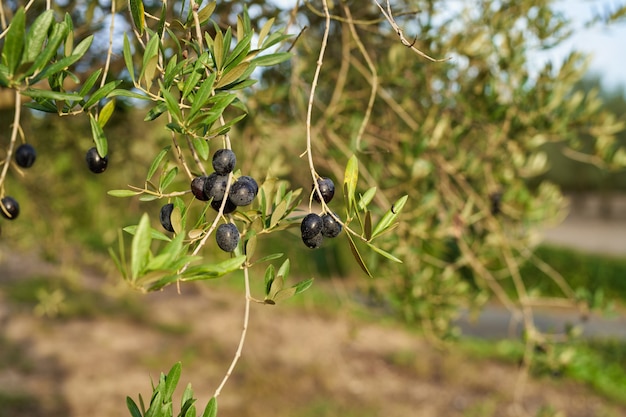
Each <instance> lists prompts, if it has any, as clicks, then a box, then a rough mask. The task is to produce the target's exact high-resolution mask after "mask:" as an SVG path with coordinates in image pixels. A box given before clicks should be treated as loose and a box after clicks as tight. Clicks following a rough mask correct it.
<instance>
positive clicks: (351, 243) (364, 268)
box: [346, 233, 372, 278]
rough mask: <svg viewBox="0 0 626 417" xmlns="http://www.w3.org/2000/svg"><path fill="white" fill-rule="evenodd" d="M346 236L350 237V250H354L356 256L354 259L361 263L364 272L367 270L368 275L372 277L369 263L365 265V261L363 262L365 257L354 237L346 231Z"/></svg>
mask: <svg viewBox="0 0 626 417" xmlns="http://www.w3.org/2000/svg"><path fill="white" fill-rule="evenodd" d="M346 236H347V237H348V244H349V245H350V251H352V255H353V256H354V260H355V261H356V262H357V264H359V266H360V267H361V269H362V270H363V272H365V273H366V274H367V276H369V277H370V278H371V277H372V274H371V272H370V271H369V269H368V268H367V265H365V262H363V258H362V257H361V254H360V253H359V250H358V249H357V247H356V245H355V243H354V240H353V239H352V236H350V233H346Z"/></svg>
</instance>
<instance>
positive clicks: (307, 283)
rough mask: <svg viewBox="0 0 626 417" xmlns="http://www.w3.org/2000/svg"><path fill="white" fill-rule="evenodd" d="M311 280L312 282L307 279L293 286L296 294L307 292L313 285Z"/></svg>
mask: <svg viewBox="0 0 626 417" xmlns="http://www.w3.org/2000/svg"><path fill="white" fill-rule="evenodd" d="M313 280H314V279H313V278H309V279H307V280H305V281H300V282H299V283H297V284H296V285H295V289H296V294H300V293H301V292H304V291H306V290H308V289H309V288H310V287H311V285H313ZM296 294H294V295H296Z"/></svg>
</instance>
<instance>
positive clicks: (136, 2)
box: [128, 0, 146, 35]
mask: <svg viewBox="0 0 626 417" xmlns="http://www.w3.org/2000/svg"><path fill="white" fill-rule="evenodd" d="M128 3H129V7H130V16H131V18H132V19H133V24H134V25H135V28H136V29H137V32H139V35H143V31H144V27H145V25H146V20H145V16H144V8H143V0H129V1H128Z"/></svg>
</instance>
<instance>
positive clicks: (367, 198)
mask: <svg viewBox="0 0 626 417" xmlns="http://www.w3.org/2000/svg"><path fill="white" fill-rule="evenodd" d="M375 195H376V187H372V188H370V189H369V190H367V191H366V192H365V194H363V195H362V196H361V198H359V208H360V209H361V211H365V210H367V206H368V205H369V204H370V203H371V202H372V200H373V199H374V196H375Z"/></svg>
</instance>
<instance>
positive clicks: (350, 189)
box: [343, 155, 359, 211]
mask: <svg viewBox="0 0 626 417" xmlns="http://www.w3.org/2000/svg"><path fill="white" fill-rule="evenodd" d="M358 181H359V161H358V159H357V158H356V155H352V157H350V159H349V160H348V163H347V164H346V170H345V173H344V177H343V187H344V190H345V198H346V199H347V206H348V211H352V208H353V207H354V206H355V204H356V198H355V195H356V185H357V183H358Z"/></svg>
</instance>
